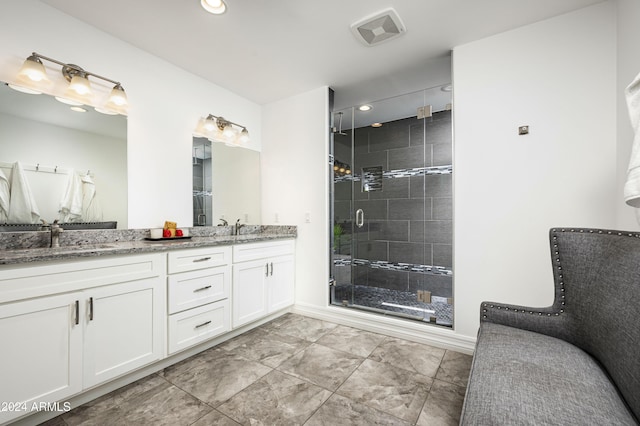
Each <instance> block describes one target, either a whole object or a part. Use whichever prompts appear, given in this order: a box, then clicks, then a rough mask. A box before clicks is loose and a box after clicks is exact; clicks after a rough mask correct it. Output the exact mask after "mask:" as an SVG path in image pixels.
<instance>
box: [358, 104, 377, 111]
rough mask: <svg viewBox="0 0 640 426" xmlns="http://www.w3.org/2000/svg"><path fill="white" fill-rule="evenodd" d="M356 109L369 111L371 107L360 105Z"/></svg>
mask: <svg viewBox="0 0 640 426" xmlns="http://www.w3.org/2000/svg"><path fill="white" fill-rule="evenodd" d="M358 109H359V110H360V111H371V110H372V109H373V107H372V106H371V105H360V106H359V107H358Z"/></svg>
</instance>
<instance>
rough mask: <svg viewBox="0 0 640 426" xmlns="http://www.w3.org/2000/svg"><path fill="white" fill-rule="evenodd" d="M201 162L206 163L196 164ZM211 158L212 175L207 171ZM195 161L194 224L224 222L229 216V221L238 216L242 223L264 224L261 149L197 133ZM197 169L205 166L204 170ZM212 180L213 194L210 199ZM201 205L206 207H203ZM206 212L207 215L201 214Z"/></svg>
mask: <svg viewBox="0 0 640 426" xmlns="http://www.w3.org/2000/svg"><path fill="white" fill-rule="evenodd" d="M207 150H208V152H207ZM196 152H197V154H196ZM207 156H208V157H209V158H207ZM198 162H202V163H203V165H202V166H198V165H195V163H198ZM207 162H209V164H210V177H209V175H208V174H207V168H208V166H207ZM192 163H194V166H193V170H194V171H193V182H194V186H193V194H194V212H193V213H194V215H193V216H194V219H193V225H194V226H198V224H199V223H206V224H207V225H218V224H221V223H222V220H221V219H224V220H226V221H227V222H228V223H229V225H233V224H235V222H236V221H237V220H238V219H240V222H241V223H248V224H252V225H258V224H260V218H261V213H260V153H259V152H257V151H253V150H250V149H246V148H241V147H230V146H226V145H225V144H222V143H218V142H214V143H212V142H211V141H209V140H207V139H205V138H200V137H194V138H193V158H192ZM197 169H202V174H201V172H200V170H197ZM201 175H202V176H203V177H204V180H205V182H204V184H203V183H202V181H200V176H201ZM209 184H210V185H211V186H210V188H211V189H210V194H211V196H209V197H208V199H207V194H206V192H207V187H208V186H207V185H209ZM199 188H202V189H199ZM200 191H202V192H204V194H202V195H201V198H202V202H201V204H200V201H196V193H197V192H200ZM207 201H211V207H210V208H209V210H207V209H206V205H207ZM200 205H202V206H205V207H204V208H202V209H201V208H200ZM208 212H211V214H208ZM202 214H204V215H205V216H199V215H202Z"/></svg>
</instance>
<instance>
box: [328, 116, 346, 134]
mask: <svg viewBox="0 0 640 426" xmlns="http://www.w3.org/2000/svg"><path fill="white" fill-rule="evenodd" d="M337 114H338V117H339V124H338V129H337V130H336V128H335V127H334V128H333V129H331V131H332V132H333V133H334V134H338V135H340V136H348V135H347V134H346V133H344V132H343V131H342V114H344V113H343V112H342V111H340V112H339V113H337Z"/></svg>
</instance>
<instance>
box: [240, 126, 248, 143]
mask: <svg viewBox="0 0 640 426" xmlns="http://www.w3.org/2000/svg"><path fill="white" fill-rule="evenodd" d="M249 140H250V138H249V131H248V130H247V129H246V128H243V129H242V131H241V132H240V136H238V143H240V144H243V145H244V144H247V143H249Z"/></svg>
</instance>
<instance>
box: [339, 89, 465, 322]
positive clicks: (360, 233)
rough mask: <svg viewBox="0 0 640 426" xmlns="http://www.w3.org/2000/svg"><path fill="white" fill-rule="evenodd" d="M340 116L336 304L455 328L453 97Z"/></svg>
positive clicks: (407, 99)
mask: <svg viewBox="0 0 640 426" xmlns="http://www.w3.org/2000/svg"><path fill="white" fill-rule="evenodd" d="M370 105H371V106H372V108H371V109H370V110H369V111H367V112H363V111H360V110H358V109H357V107H353V108H347V109H344V110H341V111H335V112H334V113H333V114H332V116H333V118H334V119H335V120H336V121H339V120H342V123H341V124H342V125H341V126H340V125H338V127H340V128H339V129H337V130H334V131H333V132H332V155H333V165H334V171H333V176H332V179H331V180H330V193H331V199H332V209H331V222H332V223H331V226H332V229H333V232H332V244H331V256H330V258H331V273H332V281H331V282H332V285H331V286H330V300H331V304H333V305H336V306H343V307H346V308H350V309H359V310H366V311H370V312H374V313H377V314H381V315H389V316H394V317H401V318H406V319H412V320H417V321H421V322H425V323H431V324H436V325H440V326H444V327H452V326H453V249H452V247H453V213H452V212H453V201H452V200H453V198H452V178H453V166H452V120H451V93H450V92H449V91H446V90H443V88H442V87H435V88H432V89H428V90H423V91H419V92H415V93H410V94H407V95H402V96H398V97H394V98H390V99H385V100H381V101H378V102H374V103H370Z"/></svg>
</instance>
